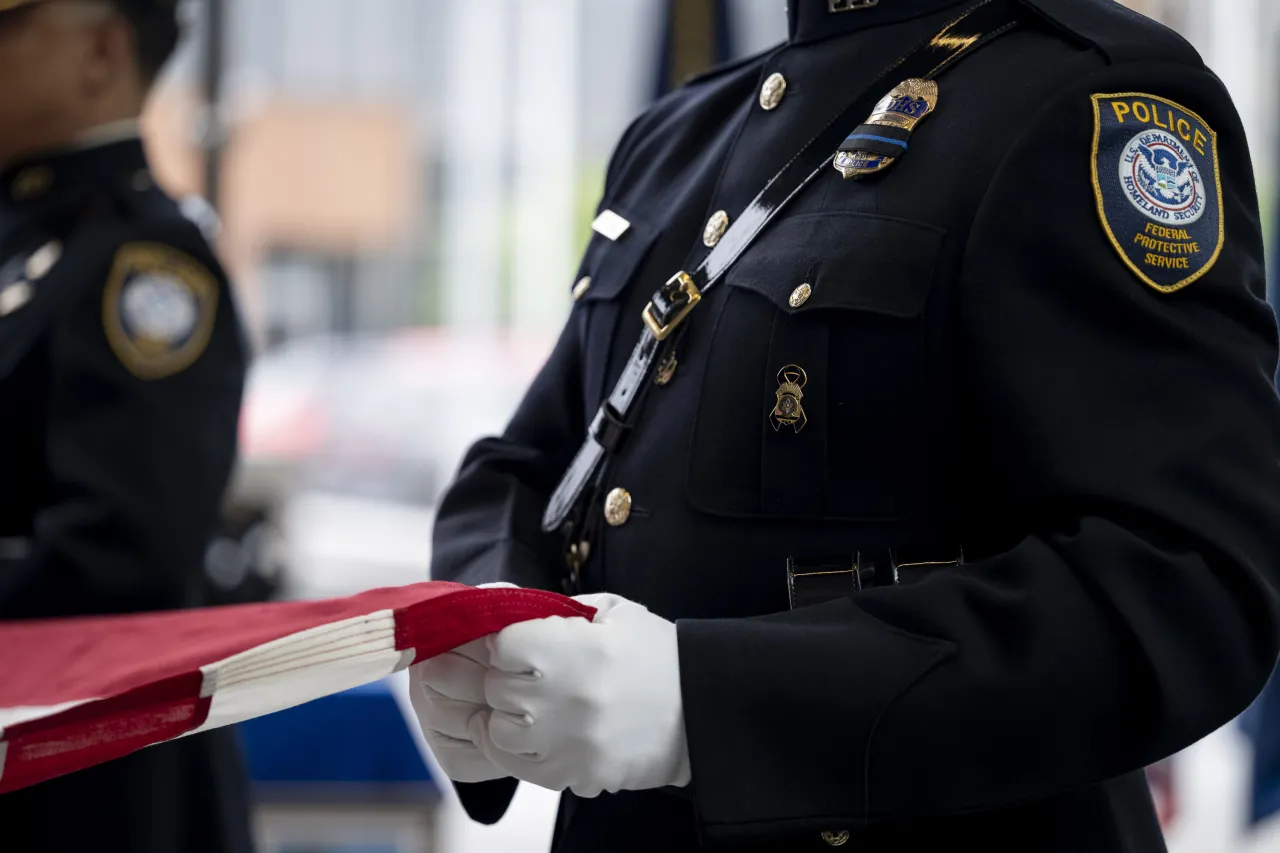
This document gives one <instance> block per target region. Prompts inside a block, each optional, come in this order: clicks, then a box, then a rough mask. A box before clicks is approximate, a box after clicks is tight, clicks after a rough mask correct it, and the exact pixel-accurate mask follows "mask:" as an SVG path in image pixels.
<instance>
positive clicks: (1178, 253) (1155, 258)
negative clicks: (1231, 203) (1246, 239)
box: [1092, 92, 1226, 293]
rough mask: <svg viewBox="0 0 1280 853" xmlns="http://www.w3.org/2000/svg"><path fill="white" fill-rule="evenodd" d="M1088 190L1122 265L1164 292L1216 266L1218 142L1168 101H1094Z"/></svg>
mask: <svg viewBox="0 0 1280 853" xmlns="http://www.w3.org/2000/svg"><path fill="white" fill-rule="evenodd" d="M1093 114H1094V131H1093V164H1092V165H1093V190H1094V194H1095V195H1096V196H1097V202H1098V216H1099V217H1100V218H1101V219H1102V227H1103V229H1104V230H1105V231H1106V233H1107V237H1108V239H1110V241H1111V245H1113V246H1115V249H1116V251H1117V252H1119V253H1120V258H1121V259H1122V260H1123V261H1124V263H1125V265H1126V266H1128V267H1129V268H1130V269H1131V270H1133V272H1134V273H1135V274H1136V275H1137V276H1138V278H1139V279H1141V280H1142V281H1143V282H1145V283H1146V284H1148V285H1150V286H1151V287H1153V288H1155V289H1156V290H1158V291H1160V292H1162V293H1173V292H1174V291H1177V290H1181V289H1182V288H1184V287H1186V286H1187V285H1189V284H1191V283H1192V282H1194V281H1196V280H1197V279H1199V278H1201V277H1202V276H1204V275H1205V274H1206V273H1207V272H1209V270H1211V269H1212V268H1213V265H1214V264H1215V263H1217V261H1218V257H1219V256H1220V255H1221V254H1222V246H1223V243H1224V242H1225V238H1226V223H1225V222H1224V221H1223V216H1222V180H1221V174H1220V171H1219V168H1218V136H1217V134H1216V133H1214V132H1213V130H1212V129H1211V128H1210V127H1209V125H1208V124H1207V123H1205V121H1204V119H1202V118H1200V116H1198V115H1196V114H1195V113H1193V112H1192V111H1191V110H1189V109H1187V108H1186V107H1183V106H1180V105H1178V104H1176V103H1174V102H1173V101H1169V100H1166V99H1164V98H1160V97H1157V96H1155V95H1146V94H1141V93H1135V92H1128V93H1122V94H1114V95H1094V96H1093Z"/></svg>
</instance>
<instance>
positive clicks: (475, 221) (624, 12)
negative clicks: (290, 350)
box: [148, 0, 1280, 343]
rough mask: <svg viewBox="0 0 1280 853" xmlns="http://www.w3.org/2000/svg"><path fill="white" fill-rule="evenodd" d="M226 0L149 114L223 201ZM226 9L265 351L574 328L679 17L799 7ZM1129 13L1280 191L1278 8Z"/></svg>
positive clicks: (174, 164) (252, 301)
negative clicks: (215, 131)
mask: <svg viewBox="0 0 1280 853" xmlns="http://www.w3.org/2000/svg"><path fill="white" fill-rule="evenodd" d="M207 2H209V0H188V2H187V3H186V8H185V12H186V15H187V19H188V21H189V25H188V32H189V35H190V38H189V39H188V40H187V42H186V45H185V47H184V49H183V53H182V55H181V56H180V57H179V59H178V61H177V62H176V63H175V67H174V68H173V69H172V71H171V73H170V74H169V75H168V76H167V78H166V80H165V83H164V85H163V87H162V89H161V91H160V93H159V95H158V97H157V98H156V100H155V103H154V105H153V108H152V110H151V112H150V115H149V116H148V135H149V137H150V141H151V144H152V149H153V153H154V156H155V157H156V159H157V160H158V171H159V173H160V175H161V178H162V180H163V181H164V182H165V183H166V184H167V185H169V186H170V187H171V188H173V189H175V190H176V191H179V192H195V193H199V192H202V191H203V190H204V187H203V186H202V185H203V166H202V158H201V151H200V148H199V144H198V139H197V136H196V132H195V131H196V130H197V129H198V128H200V127H202V126H203V125H202V119H203V112H202V106H201V103H200V101H201V98H200V91H201V84H202V81H201V71H202V67H203V63H202V56H201V45H202V43H203V39H202V35H203V25H204V21H205V11H206V7H205V4H206V3H207ZM224 3H225V12H224V14H225V18H226V37H225V43H226V45H227V49H226V55H225V67H224V71H223V79H222V84H223V89H224V91H225V101H224V104H223V108H222V110H221V118H222V119H223V120H224V121H225V123H226V127H227V129H228V133H227V141H226V149H225V158H224V168H223V171H222V181H221V183H222V186H221V187H220V192H219V200H220V209H221V213H222V217H223V223H224V232H223V237H222V246H221V248H222V251H223V254H224V256H225V257H226V259H227V262H228V264H229V266H230V267H231V268H232V270H233V272H234V273H235V275H236V278H237V280H238V282H239V284H240V287H241V290H242V304H243V307H244V312H245V315H246V318H247V319H248V321H249V324H250V326H251V329H252V331H253V333H254V336H255V338H256V339H257V341H258V342H259V343H271V342H274V341H278V340H282V339H288V338H294V337H298V336H306V335H310V334H316V333H345V332H354V331H367V332H378V331H386V330H390V329H394V328H397V327H401V326H405V325H445V326H449V327H451V328H454V329H457V330H459V331H461V330H488V329H494V328H502V327H508V326H516V327H523V328H532V329H537V330H554V329H555V328H556V327H558V325H559V323H560V322H561V320H562V319H563V316H564V313H565V311H566V310H567V306H568V290H569V286H568V284H567V282H568V279H569V278H570V277H571V276H572V274H573V271H574V268H575V266H576V263H577V256H578V253H579V251H580V249H581V247H582V245H583V244H584V243H585V240H586V235H587V223H588V222H589V221H590V216H591V212H592V205H593V204H594V202H595V199H596V197H597V195H598V192H599V189H600V180H601V175H602V173H603V169H604V165H605V163H606V162H607V157H608V155H609V152H610V150H611V147H612V145H613V143H614V141H615V140H616V138H617V137H618V136H619V134H620V133H621V132H622V130H623V129H624V128H625V126H626V124H627V123H628V122H629V121H630V120H631V118H632V117H634V116H635V115H636V114H637V113H638V112H640V111H641V110H642V109H643V108H644V106H645V105H646V103H647V102H648V100H649V99H651V98H652V97H653V96H654V81H655V80H656V79H658V78H659V76H660V75H661V74H663V73H665V70H664V69H660V68H659V67H658V63H659V62H660V57H662V56H663V55H664V48H665V49H667V50H668V52H670V48H671V45H672V42H671V40H670V39H666V38H665V37H664V33H663V32H661V30H662V29H663V27H664V24H665V22H666V21H667V20H669V18H668V17H667V16H668V15H670V16H671V18H674V19H675V20H677V21H686V22H688V21H702V22H706V21H709V20H711V19H712V18H713V17H714V16H715V15H723V14H725V13H726V12H727V13H728V14H730V15H731V19H730V23H729V25H728V26H729V28H731V32H729V33H728V34H726V33H725V32H723V31H717V32H716V33H715V35H716V39H717V40H716V42H715V43H713V44H711V45H708V46H707V47H705V48H701V49H700V48H699V47H698V46H697V45H693V46H690V45H689V44H688V42H687V39H686V40H685V41H684V42H683V43H681V44H678V45H677V47H678V48H680V52H681V55H682V56H683V57H685V59H684V60H683V61H685V62H687V61H688V57H690V56H693V57H695V58H696V57H698V56H700V55H703V56H705V57H706V58H707V60H708V61H709V60H710V59H711V58H712V57H714V56H716V55H717V52H716V49H715V48H716V46H717V45H723V44H724V43H726V42H727V43H731V44H732V45H733V50H734V51H735V52H736V53H737V54H746V53H750V52H754V51H756V50H759V49H761V48H763V47H766V46H768V45H769V44H771V43H774V42H776V41H778V40H780V39H781V38H783V36H784V35H785V20H784V16H783V15H782V13H781V9H780V8H779V7H780V6H781V5H782V3H781V0H732V2H731V3H724V2H723V0H675V2H674V3H668V2H667V0H487V2H484V3H474V2H462V0H224ZM1128 3H1129V5H1131V6H1133V7H1134V8H1137V9H1139V10H1141V11H1143V12H1145V13H1147V14H1150V15H1152V16H1153V17H1156V18H1159V19H1161V20H1163V21H1165V22H1166V23H1168V24H1170V25H1171V26H1173V27H1175V28H1176V29H1178V30H1180V31H1181V32H1183V33H1184V34H1186V35H1187V36H1188V38H1190V40H1191V41H1192V42H1193V43H1195V44H1196V46H1197V47H1198V48H1200V50H1201V51H1202V53H1204V54H1205V55H1206V57H1208V58H1209V61H1210V63H1211V64H1212V65H1213V66H1214V67H1215V68H1216V69H1217V70H1218V71H1219V73H1220V74H1221V75H1222V76H1223V78H1224V80H1226V82H1227V84H1228V85H1229V86H1230V87H1231V89H1232V91H1233V93H1234V95H1235V97H1236V99H1237V102H1238V103H1240V105H1241V110H1242V112H1243V113H1244V114H1245V120H1246V125H1247V126H1248V128H1249V133H1250V137H1251V140H1252V142H1253V146H1254V156H1255V161H1256V162H1257V165H1258V171H1259V176H1260V178H1263V179H1264V183H1263V185H1264V186H1269V185H1270V178H1271V175H1272V174H1274V169H1273V168H1272V161H1273V159H1274V158H1273V157H1272V156H1271V155H1272V152H1273V151H1275V149H1276V145H1275V142H1274V140H1275V127H1274V125H1275V108H1274V104H1275V102H1276V100H1277V97H1278V96H1280V95H1278V93H1277V92H1276V82H1275V81H1276V78H1277V74H1280V69H1277V68H1276V66H1275V53H1276V51H1274V50H1273V48H1274V46H1275V41H1276V35H1277V33H1280V4H1277V3H1273V2H1270V0H1213V2H1207V0H1128ZM672 8H674V9H675V11H674V12H672V11H671V9H672ZM720 53H721V54H723V50H721V51H720ZM676 64H678V62H677V63H676ZM1262 68H1266V69H1268V70H1267V73H1259V69H1262ZM1264 195H1269V194H1267V193H1264Z"/></svg>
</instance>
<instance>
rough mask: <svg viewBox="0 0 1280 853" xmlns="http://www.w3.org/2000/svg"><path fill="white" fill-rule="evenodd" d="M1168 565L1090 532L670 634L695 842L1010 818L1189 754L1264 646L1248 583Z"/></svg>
mask: <svg viewBox="0 0 1280 853" xmlns="http://www.w3.org/2000/svg"><path fill="white" fill-rule="evenodd" d="M1186 545H1187V542H1186V541H1185V540H1179V539H1178V538H1177V536H1176V534H1175V533H1174V532H1173V531H1171V530H1165V529H1161V528H1160V527H1159V526H1158V525H1156V524H1155V523H1151V524H1148V525H1146V527H1145V528H1144V530H1143V531H1142V532H1141V533H1139V532H1136V531H1135V530H1133V529H1126V528H1124V527H1121V526H1119V525H1118V524H1115V523H1113V522H1110V521H1106V520H1103V519H1099V518H1092V519H1086V520H1084V521H1083V523H1081V524H1080V525H1079V527H1078V529H1076V530H1075V531H1074V532H1072V533H1069V534H1068V533H1064V534H1060V535H1053V536H1047V537H1045V538H1029V539H1027V540H1026V541H1024V542H1023V543H1022V544H1021V545H1020V546H1019V547H1017V548H1015V549H1014V550H1013V551H1011V552H1009V553H1007V554H1005V555H1003V556H1000V557H997V558H994V559H991V560H987V561H984V562H981V563H979V564H975V565H971V566H967V567H965V568H963V569H959V570H956V571H955V572H953V573H952V574H950V575H945V576H939V577H936V579H931V580H930V581H929V582H927V583H924V584H921V585H919V586H916V587H898V588H889V589H881V590H873V591H870V592H868V593H864V594H862V595H861V596H858V597H856V598H854V599H850V600H842V601H838V602H833V603H830V604H827V605H823V606H820V607H815V608H807V609H804V610H799V611H793V612H790V613H786V614H781V615H778V616H770V617H765V618H760V619H750V620H727V621H688V622H682V623H680V643H681V676H682V681H683V689H684V703H685V718H686V724H687V727H688V734H689V748H690V755H691V758H692V764H693V778H694V790H695V793H696V797H697V802H698V808H699V813H700V817H701V820H702V822H703V825H704V831H705V832H707V833H709V835H710V836H712V837H717V838H721V839H722V840H731V839H732V838H733V837H734V835H735V833H737V832H739V831H743V830H745V829H746V828H747V823H750V824H751V827H750V829H751V831H752V832H754V833H759V832H760V831H761V828H762V826H767V825H769V824H770V823H772V824H773V825H774V826H776V827H777V831H778V833H779V834H786V833H787V832H794V831H796V830H797V829H807V830H814V831H820V830H821V829H823V828H826V827H829V826H831V825H836V824H833V822H832V821H833V819H835V818H840V819H843V820H844V821H846V822H849V821H853V822H861V821H867V822H872V823H874V822H885V821H901V820H910V819H918V818H927V817H936V816H942V815H948V814H956V813H962V812H968V811H975V810H983V809H989V808H993V807H1001V806H1010V805H1015V804H1018V803H1022V802H1028V801H1032V800H1036V799H1043V798H1045V797H1049V796H1051V795H1054V794H1057V793H1062V792H1065V791H1069V790H1072V789H1075V788H1079V787H1082V786H1084V785H1087V784H1089V783H1095V782H1099V781H1102V780H1105V779H1109V778H1113V777H1116V776H1119V775H1122V774H1124V773H1126V772H1128V771H1132V770H1136V769H1138V768H1141V767H1142V766H1144V765H1145V764H1147V763H1150V762H1153V761H1155V760H1157V759H1159V758H1162V757H1164V756H1165V755H1168V754H1170V753H1172V752H1174V751H1176V750H1178V749H1180V748H1182V747H1185V746H1187V745H1189V744H1190V743H1192V742H1193V741H1195V740H1196V739H1198V738H1199V737H1202V736H1203V735H1205V734H1208V733H1209V732H1210V731H1212V730H1213V729H1215V728H1216V727H1218V726H1220V725H1222V724H1224V723H1226V722H1227V721H1229V720H1230V719H1231V718H1232V717H1233V716H1235V715H1236V714H1237V713H1239V712H1240V711H1241V710H1243V709H1244V708H1245V707H1246V705H1247V704H1248V702H1249V701H1251V700H1252V698H1253V697H1254V696H1256V695H1257V693H1258V691H1259V690H1261V688H1262V686H1263V685H1264V683H1265V682H1266V679H1267V677H1268V675H1269V674H1270V672H1271V670H1272V667H1273V665H1274V662H1275V659H1276V654H1277V644H1276V627H1277V626H1276V621H1275V613H1274V611H1273V610H1272V609H1271V602H1270V599H1269V594H1268V593H1267V591H1266V588H1265V586H1264V584H1263V583H1262V582H1261V581H1260V580H1259V579H1258V578H1257V577H1256V576H1255V575H1254V573H1253V571H1252V570H1251V569H1250V568H1248V567H1247V566H1244V565H1242V564H1240V563H1235V562H1232V561H1230V560H1228V559H1226V558H1225V556H1223V555H1213V556H1202V555H1199V554H1196V553H1193V552H1192V551H1191V550H1190V549H1189V548H1187V547H1186ZM1171 638H1173V640H1172V641H1171ZM1045 720H1069V721H1070V722H1069V723H1066V724H1058V725H1055V726H1054V727H1053V729H1052V730H1049V731H1046V730H1045V729H1044V721H1045ZM783 733H785V734H783ZM837 823H839V821H837ZM842 825H843V824H842Z"/></svg>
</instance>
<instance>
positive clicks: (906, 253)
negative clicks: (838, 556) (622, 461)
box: [687, 213, 945, 520]
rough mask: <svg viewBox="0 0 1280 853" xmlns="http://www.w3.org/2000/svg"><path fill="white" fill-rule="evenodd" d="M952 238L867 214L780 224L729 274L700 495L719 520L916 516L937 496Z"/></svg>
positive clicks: (706, 408)
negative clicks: (930, 444)
mask: <svg viewBox="0 0 1280 853" xmlns="http://www.w3.org/2000/svg"><path fill="white" fill-rule="evenodd" d="M944 237H945V232H944V231H943V230H942V229H939V228H936V227H933V226H929V225H924V224H921V223H916V222H909V221H905V220H899V219H891V218H886V217H880V216H871V215H865V214H856V213H835V214H814V215H804V216H797V217H793V218H790V219H784V220H782V221H780V222H777V223H775V224H774V225H773V226H771V227H770V229H769V230H768V231H767V232H765V234H763V235H762V236H761V238H760V239H759V240H758V241H757V243H756V244H755V245H754V246H753V247H752V248H751V249H750V251H748V252H747V253H746V254H745V255H744V256H743V257H742V259H741V260H739V262H738V263H737V264H736V265H735V266H734V267H733V269H731V270H730V272H729V273H728V275H727V276H726V278H725V286H726V288H727V290H728V291H729V292H728V294H727V296H726V298H725V299H724V300H723V303H722V307H721V310H720V313H719V315H718V317H717V320H716V325H715V329H714V332H713V340H712V343H711V347H710V351H709V354H708V357H707V360H706V372H705V374H704V376H703V378H702V389H701V395H700V399H699V404H698V415H697V420H696V423H695V425H694V429H693V437H692V444H691V448H690V450H691V458H690V464H689V468H688V481H687V482H688V491H689V495H690V499H691V501H692V502H693V504H694V506H696V507H697V508H699V509H701V510H703V511H705V512H710V513H713V514H717V515H724V516H733V517H766V518H795V519H837V520H838V519H848V520H887V519H894V518H906V517H909V516H910V515H912V514H913V512H914V511H915V510H916V509H917V508H918V507H919V503H920V500H921V499H922V496H923V491H924V485H925V484H924V476H925V463H924V457H925V452H924V451H925V448H924V442H925V440H926V433H925V428H924V427H925V425H924V423H923V419H924V417H925V416H926V408H927V406H926V402H927V401H926V399H925V395H926V387H925V378H924V345H923V331H924V313H925V309H926V306H927V304H928V301H929V293H930V290H931V287H932V284H933V280H934V277H935V272H936V268H937V264H938V257H939V254H940V252H941V250H942V246H943V240H944Z"/></svg>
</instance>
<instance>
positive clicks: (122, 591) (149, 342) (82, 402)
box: [0, 222, 245, 617]
mask: <svg viewBox="0 0 1280 853" xmlns="http://www.w3.org/2000/svg"><path fill="white" fill-rule="evenodd" d="M62 263H63V264H83V265H84V267H85V273H84V274H86V275H92V276H94V277H95V278H96V279H99V280H101V281H102V284H100V285H97V286H94V287H88V288H83V289H82V290H81V291H80V293H81V294H82V295H81V296H79V297H78V301H77V302H76V304H75V305H74V306H72V307H71V308H70V309H69V310H67V311H65V312H63V314H62V315H61V316H60V318H59V319H58V320H57V321H56V325H55V326H54V328H53V329H52V331H51V333H50V335H49V340H50V350H49V376H48V383H49V389H50V390H49V397H48V412H47V413H46V422H47V424H48V428H47V432H46V434H45V447H44V453H45V456H46V460H45V464H46V466H47V468H48V470H49V472H50V480H51V482H52V483H53V484H54V485H53V492H52V494H50V495H49V496H48V499H47V500H46V501H45V502H44V508H43V509H41V510H40V511H39V512H38V513H37V515H36V517H35V519H34V537H33V538H34V543H33V547H32V549H31V553H30V556H29V557H27V558H25V559H24V561H23V563H22V564H20V565H18V566H16V567H10V568H9V569H8V571H9V572H10V573H11V576H13V577H19V578H21V579H22V582H21V583H20V584H19V585H18V586H17V588H16V589H11V590H9V591H8V593H7V594H6V595H5V596H4V598H3V600H0V610H3V611H4V612H6V613H11V614H15V615H19V616H23V617H37V616H70V615H84V614H95V613H114V612H133V611H140V610H157V609H170V608H178V607H183V606H190V605H193V604H199V603H200V594H201V589H202V585H203V573H204V557H205V549H206V547H207V544H208V541H209V538H210V536H211V535H212V533H213V531H214V529H215V527H216V524H217V521H218V517H219V512H220V509H221V502H222V497H223V491H224V489H225V487H226V484H227V481H228V478H229V476H230V472H231V469H232V466H233V464H234V459H235V453H236V439H237V432H238V428H239V424H238V421H239V410H240V401H241V393H242V390H243V383H244V371H245V352H244V342H243V337H242V334H241V329H240V325H239V322H238V319H237V315H236V311H235V308H234V304H233V302H232V297H231V294H230V289H229V286H228V283H227V280H226V278H225V276H224V274H223V272H222V271H221V268H220V267H219V266H218V263H217V261H216V260H215V259H214V258H213V255H212V252H211V251H210V250H209V247H208V245H207V244H206V243H205V242H204V241H203V240H202V239H201V238H200V237H199V235H198V233H197V232H196V231H195V229H194V228H193V227H189V226H188V225H187V223H185V222H181V223H174V224H162V225H155V226H151V227H145V226H140V227H138V228H137V229H134V230H133V231H132V232H131V233H130V234H129V239H128V240H125V241H122V242H120V243H119V244H118V246H116V250H115V253H114V257H113V256H112V252H111V251H107V252H105V253H104V255H103V257H102V258H100V259H98V261H97V262H92V261H86V260H85V259H81V258H66V259H64V260H63V261H62Z"/></svg>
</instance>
